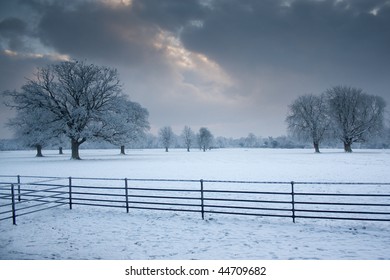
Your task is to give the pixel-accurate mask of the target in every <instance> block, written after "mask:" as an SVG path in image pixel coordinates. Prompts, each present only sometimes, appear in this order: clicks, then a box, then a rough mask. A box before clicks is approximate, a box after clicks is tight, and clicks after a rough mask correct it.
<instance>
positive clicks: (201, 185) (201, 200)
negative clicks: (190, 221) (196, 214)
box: [200, 179, 204, 220]
mask: <svg viewBox="0 0 390 280" xmlns="http://www.w3.org/2000/svg"><path fill="white" fill-rule="evenodd" d="M200 207H201V212H202V220H204V197H203V179H200Z"/></svg>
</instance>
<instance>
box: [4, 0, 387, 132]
mask: <svg viewBox="0 0 390 280" xmlns="http://www.w3.org/2000/svg"><path fill="white" fill-rule="evenodd" d="M0 5H1V9H0V48H1V54H0V62H1V66H0V74H1V75H0V89H1V90H4V89H14V88H18V87H19V86H20V85H21V84H22V83H23V82H24V78H25V77H28V76H29V75H31V73H32V72H33V69H34V68H35V67H39V66H42V65H45V64H47V63H53V62H56V61H60V60H67V59H87V60H88V61H90V62H93V63H97V64H104V65H108V66H111V67H115V68H117V69H118V70H119V71H120V76H121V80H122V82H123V84H124V90H125V91H126V93H127V94H129V95H130V97H131V99H132V100H134V101H137V102H140V103H141V104H142V105H143V106H144V107H146V108H148V110H149V112H150V122H151V124H152V128H153V129H154V131H156V130H157V129H158V128H159V127H162V126H165V125H171V126H172V127H173V128H174V130H175V132H177V133H179V132H180V131H181V129H182V128H183V127H184V125H190V126H192V127H193V128H194V129H198V128H199V127H200V126H207V127H209V128H210V130H211V131H212V132H214V134H216V135H224V136H245V135H247V134H248V133H249V132H253V133H255V134H256V135H259V136H268V135H280V134H284V133H285V123H284V119H285V116H286V112H287V106H288V104H290V103H291V102H292V101H293V100H294V99H295V98H296V97H297V96H299V95H302V94H305V93H320V92H322V91H324V90H325V89H326V88H328V87H330V86H334V85H338V84H345V85H351V86H356V87H361V88H363V89H364V90H365V91H367V92H368V93H370V94H375V95H381V96H383V97H384V98H385V99H386V100H387V102H388V103H390V92H389V89H390V79H389V77H390V66H389V65H390V52H389V49H390V1H386V0H373V1H365V0H353V1H352V0H322V1H319V0H264V1H254V0H187V1H182V0H160V1H155V0H127V1H123V0H122V1H121V0H101V1H92V0H72V1H43V0H42V1H39V0H33V1H25V0H20V1H14V0H5V1H2V3H1V4H0ZM8 115H9V112H8V111H7V112H5V111H4V110H3V112H2V113H1V122H2V123H4V122H5V119H6V118H7V117H8ZM1 133H2V136H4V137H5V136H6V133H7V132H6V131H5V130H4V129H3V130H2V132H1Z"/></svg>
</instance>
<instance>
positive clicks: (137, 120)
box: [96, 97, 150, 155]
mask: <svg viewBox="0 0 390 280" xmlns="http://www.w3.org/2000/svg"><path fill="white" fill-rule="evenodd" d="M148 116H149V113H148V111H147V110H146V109H145V108H143V107H142V106H141V105H140V104H138V103H136V102H132V101H130V100H127V99H125V98H121V97H118V98H117V100H116V102H115V103H113V108H112V110H109V111H108V112H107V113H106V114H105V115H104V116H103V118H102V122H101V124H102V128H101V129H99V130H98V132H97V134H96V136H97V138H102V139H104V140H105V141H107V142H109V143H112V144H114V145H118V146H120V153H121V154H123V155H124V154H125V145H126V144H129V143H132V142H133V143H134V142H136V141H137V140H140V139H142V138H144V137H145V136H146V131H147V130H149V128H150V126H149V122H148Z"/></svg>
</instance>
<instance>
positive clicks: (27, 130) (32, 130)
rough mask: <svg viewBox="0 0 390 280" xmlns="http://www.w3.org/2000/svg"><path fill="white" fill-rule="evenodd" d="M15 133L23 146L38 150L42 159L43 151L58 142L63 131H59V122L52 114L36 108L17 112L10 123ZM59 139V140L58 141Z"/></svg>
mask: <svg viewBox="0 0 390 280" xmlns="http://www.w3.org/2000/svg"><path fill="white" fill-rule="evenodd" d="M8 126H10V127H11V128H12V129H13V130H14V131H15V136H16V138H18V139H20V140H21V141H22V143H23V145H25V146H27V147H31V148H35V149H36V150H37V154H36V156H37V157H42V156H43V154H42V149H43V148H44V147H45V146H47V145H49V144H50V143H53V142H54V141H56V142H58V141H59V138H60V137H61V131H60V130H59V129H58V120H56V119H55V118H54V117H53V115H52V114H51V112H49V111H46V110H41V109H40V108H35V109H34V110H31V109H26V110H20V111H18V112H17V114H16V117H15V118H13V119H12V120H10V121H9V122H8ZM56 138H58V139H56Z"/></svg>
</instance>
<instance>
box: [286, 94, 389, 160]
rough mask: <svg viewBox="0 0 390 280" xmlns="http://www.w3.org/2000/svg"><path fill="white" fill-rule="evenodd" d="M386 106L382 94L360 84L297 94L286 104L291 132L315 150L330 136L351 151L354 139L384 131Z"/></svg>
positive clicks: (357, 141) (381, 134) (287, 120)
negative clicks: (289, 103) (370, 91)
mask: <svg viewBox="0 0 390 280" xmlns="http://www.w3.org/2000/svg"><path fill="white" fill-rule="evenodd" d="M385 106H386V103H385V101H384V99H383V98H382V97H379V96H374V95H369V94H367V93H365V92H363V90H362V89H359V88H354V87H347V86H336V87H332V88H330V89H327V90H326V91H325V92H324V93H322V94H320V95H313V94H307V95H303V96H300V97H298V98H297V99H296V100H295V101H294V102H293V103H292V104H291V105H290V106H289V114H288V116H287V118H286V122H287V124H288V129H289V131H290V132H291V133H292V134H293V135H295V136H297V137H298V138H300V139H302V140H310V141H312V143H313V146H314V149H315V152H317V153H319V152H320V149H319V147H320V143H322V142H324V141H326V140H329V139H338V140H340V141H341V142H342V143H343V146H344V151H345V152H348V153H350V152H352V144H353V143H364V142H367V141H368V140H370V139H372V138H375V137H378V136H384V135H385V134H386V129H385V127H384V109H385ZM384 138H386V137H384Z"/></svg>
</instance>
